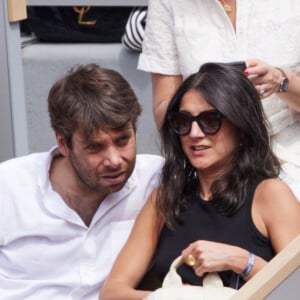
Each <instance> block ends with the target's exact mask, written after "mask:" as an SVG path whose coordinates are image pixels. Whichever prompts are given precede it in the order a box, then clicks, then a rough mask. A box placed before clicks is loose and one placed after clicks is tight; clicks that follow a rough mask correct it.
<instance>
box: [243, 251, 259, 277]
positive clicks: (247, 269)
mask: <svg viewBox="0 0 300 300" xmlns="http://www.w3.org/2000/svg"><path fill="white" fill-rule="evenodd" d="M254 258H255V255H254V254H253V253H251V252H249V257H248V262H247V265H246V267H245V269H244V271H243V272H242V273H241V274H239V275H240V276H241V277H245V276H247V275H249V273H250V272H251V270H252V268H253V265H254Z"/></svg>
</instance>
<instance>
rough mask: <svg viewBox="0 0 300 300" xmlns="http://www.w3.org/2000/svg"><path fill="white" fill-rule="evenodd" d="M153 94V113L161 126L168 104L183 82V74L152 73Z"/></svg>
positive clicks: (158, 126) (158, 125) (157, 124)
mask: <svg viewBox="0 0 300 300" xmlns="http://www.w3.org/2000/svg"><path fill="white" fill-rule="evenodd" d="M151 79H152V94H153V114H154V120H155V123H156V126H157V128H158V129H160V128H161V126H162V124H163V121H164V118H165V114H166V111H167V107H168V104H169V102H170V100H171V98H172V97H173V95H174V94H175V92H176V90H177V89H178V87H179V86H180V85H181V83H182V76H181V75H162V74H157V73H152V74H151Z"/></svg>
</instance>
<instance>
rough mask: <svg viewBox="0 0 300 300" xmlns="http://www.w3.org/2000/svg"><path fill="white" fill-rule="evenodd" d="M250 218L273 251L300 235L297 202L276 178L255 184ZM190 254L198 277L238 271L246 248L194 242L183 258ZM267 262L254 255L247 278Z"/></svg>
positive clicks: (246, 255)
mask: <svg viewBox="0 0 300 300" xmlns="http://www.w3.org/2000/svg"><path fill="white" fill-rule="evenodd" d="M252 218H253V222H254V224H255V226H256V227H257V229H258V230H259V231H260V232H261V233H262V234H263V235H264V236H266V237H268V238H269V239H270V240H271V243H272V245H273V248H274V250H275V252H276V253H278V252H279V251H281V250H282V249H283V248H285V247H286V246H287V245H288V244H289V243H290V242H291V241H292V240H293V239H295V238H296V237H297V236H298V235H299V234H300V203H299V202H298V201H297V199H296V198H295V196H294V194H293V193H292V191H291V190H290V188H289V187H288V186H287V185H286V184H285V183H284V182H282V181H280V180H279V179H268V180H264V181H263V182H262V183H261V184H259V186H258V187H257V189H256V191H255V195H254V199H253V206H252ZM190 254H191V255H193V257H194V258H195V259H196V263H195V265H194V266H193V268H194V270H195V273H196V274H197V275H198V276H203V275H204V274H205V273H206V272H213V271H226V270H233V271H234V272H236V273H237V274H241V273H242V272H243V271H244V270H245V267H246V266H247V263H248V260H249V251H247V250H246V249H242V248H240V247H236V246H232V245H227V244H222V243H215V242H210V241H203V240H200V241H196V242H194V243H192V244H190V245H189V246H188V247H187V248H186V249H184V250H183V252H182V256H183V259H184V260H185V261H186V262H188V261H189V259H188V256H189V255H190ZM266 263H267V262H266V261H265V260H264V259H262V258H261V257H258V256H255V258H254V262H253V267H252V269H251V271H250V273H249V274H248V275H247V276H245V277H244V279H245V280H246V281H247V280H249V279H250V278H251V277H253V276H254V275H255V274H256V273H257V272H258V271H259V270H261V269H262V268H263V267H264V266H265V265H266Z"/></svg>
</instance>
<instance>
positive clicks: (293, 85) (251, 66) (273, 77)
mask: <svg viewBox="0 0 300 300" xmlns="http://www.w3.org/2000/svg"><path fill="white" fill-rule="evenodd" d="M246 65H247V69H246V70H245V74H246V75H247V76H248V78H249V79H250V80H251V81H252V82H253V84H254V85H255V87H256V89H257V92H258V93H259V94H260V96H261V98H262V99H264V98H266V97H269V96H270V95H272V94H273V93H276V94H277V95H278V97H280V98H281V99H282V100H283V101H285V102H286V103H287V104H288V105H289V106H290V107H291V108H292V109H294V110H296V111H300V77H299V76H298V75H296V74H295V73H292V72H290V71H285V70H283V71H284V72H285V73H286V75H287V78H288V79H289V86H288V90H287V92H284V93H279V92H278V89H279V86H280V83H281V81H282V79H283V77H282V74H281V72H280V71H279V70H278V69H277V68H275V67H273V66H270V65H268V64H266V63H264V62H263V61H260V60H258V59H249V60H247V61H246Z"/></svg>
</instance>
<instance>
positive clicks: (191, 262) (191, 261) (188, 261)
mask: <svg viewBox="0 0 300 300" xmlns="http://www.w3.org/2000/svg"><path fill="white" fill-rule="evenodd" d="M196 262H197V261H196V258H195V257H194V256H193V255H192V254H189V255H188V257H187V258H186V264H187V265H189V266H190V267H193V266H194V265H195V264H196Z"/></svg>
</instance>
